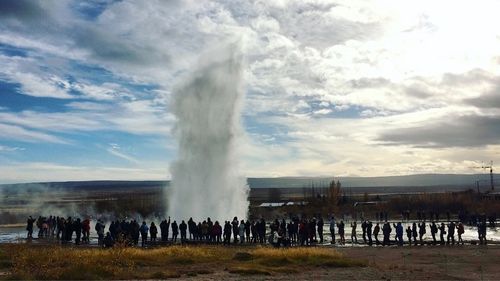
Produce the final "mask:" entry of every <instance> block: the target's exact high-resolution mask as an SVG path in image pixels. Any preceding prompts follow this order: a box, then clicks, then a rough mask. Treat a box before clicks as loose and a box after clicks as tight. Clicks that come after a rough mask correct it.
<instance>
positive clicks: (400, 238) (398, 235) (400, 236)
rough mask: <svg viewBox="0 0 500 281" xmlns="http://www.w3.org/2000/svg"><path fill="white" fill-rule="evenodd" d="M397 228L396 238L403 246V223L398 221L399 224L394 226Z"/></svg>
mask: <svg viewBox="0 0 500 281" xmlns="http://www.w3.org/2000/svg"><path fill="white" fill-rule="evenodd" d="M394 228H395V229H396V240H397V242H398V245H399V246H403V232H404V229H403V225H402V224H401V222H398V224H397V225H396V226H395V227H394Z"/></svg>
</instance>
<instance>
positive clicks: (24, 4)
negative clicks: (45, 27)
mask: <svg viewBox="0 0 500 281" xmlns="http://www.w3.org/2000/svg"><path fill="white" fill-rule="evenodd" d="M40 4H41V1H31V0H2V1H0V18H16V19H19V20H38V19H41V18H43V17H45V16H46V14H47V13H46V11H45V9H44V8H43V7H42V6H41V5H40Z"/></svg>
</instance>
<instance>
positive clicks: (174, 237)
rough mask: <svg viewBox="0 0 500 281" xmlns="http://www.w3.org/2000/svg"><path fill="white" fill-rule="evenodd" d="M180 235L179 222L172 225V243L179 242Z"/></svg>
mask: <svg viewBox="0 0 500 281" xmlns="http://www.w3.org/2000/svg"><path fill="white" fill-rule="evenodd" d="M178 235H179V226H178V225H177V221H174V222H173V223H172V241H173V242H174V243H175V242H177V236H178Z"/></svg>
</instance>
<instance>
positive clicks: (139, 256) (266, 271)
mask: <svg viewBox="0 0 500 281" xmlns="http://www.w3.org/2000/svg"><path fill="white" fill-rule="evenodd" d="M0 249H1V250H0V270H3V271H4V273H5V274H3V275H2V276H1V278H3V279H23V280H24V279H37V280H39V279H45V280H68V279H72V280H74V279H79V280H95V279H166V278H175V277H183V276H185V277H191V276H196V275H204V274H214V273H216V272H217V271H226V272H229V273H232V274H237V275H264V276H266V275H280V274H284V273H296V272H298V271H299V270H301V271H303V270H304V269H310V268H317V267H330V268H335V267H362V266H366V263H365V262H362V261H355V260H352V259H349V258H345V257H344V256H343V255H342V254H340V253H338V252H337V251H335V250H333V249H326V248H293V249H274V248H260V247H257V248H243V247H210V246H190V247H183V246H173V247H165V248H157V249H149V250H144V249H138V248H113V249H96V248H73V247H60V246H36V245H31V246H28V245H2V246H1V247H0Z"/></svg>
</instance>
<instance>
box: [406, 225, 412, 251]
mask: <svg viewBox="0 0 500 281" xmlns="http://www.w3.org/2000/svg"><path fill="white" fill-rule="evenodd" d="M411 233H412V231H411V227H410V226H408V227H407V228H406V237H407V238H408V245H410V246H411Z"/></svg>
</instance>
